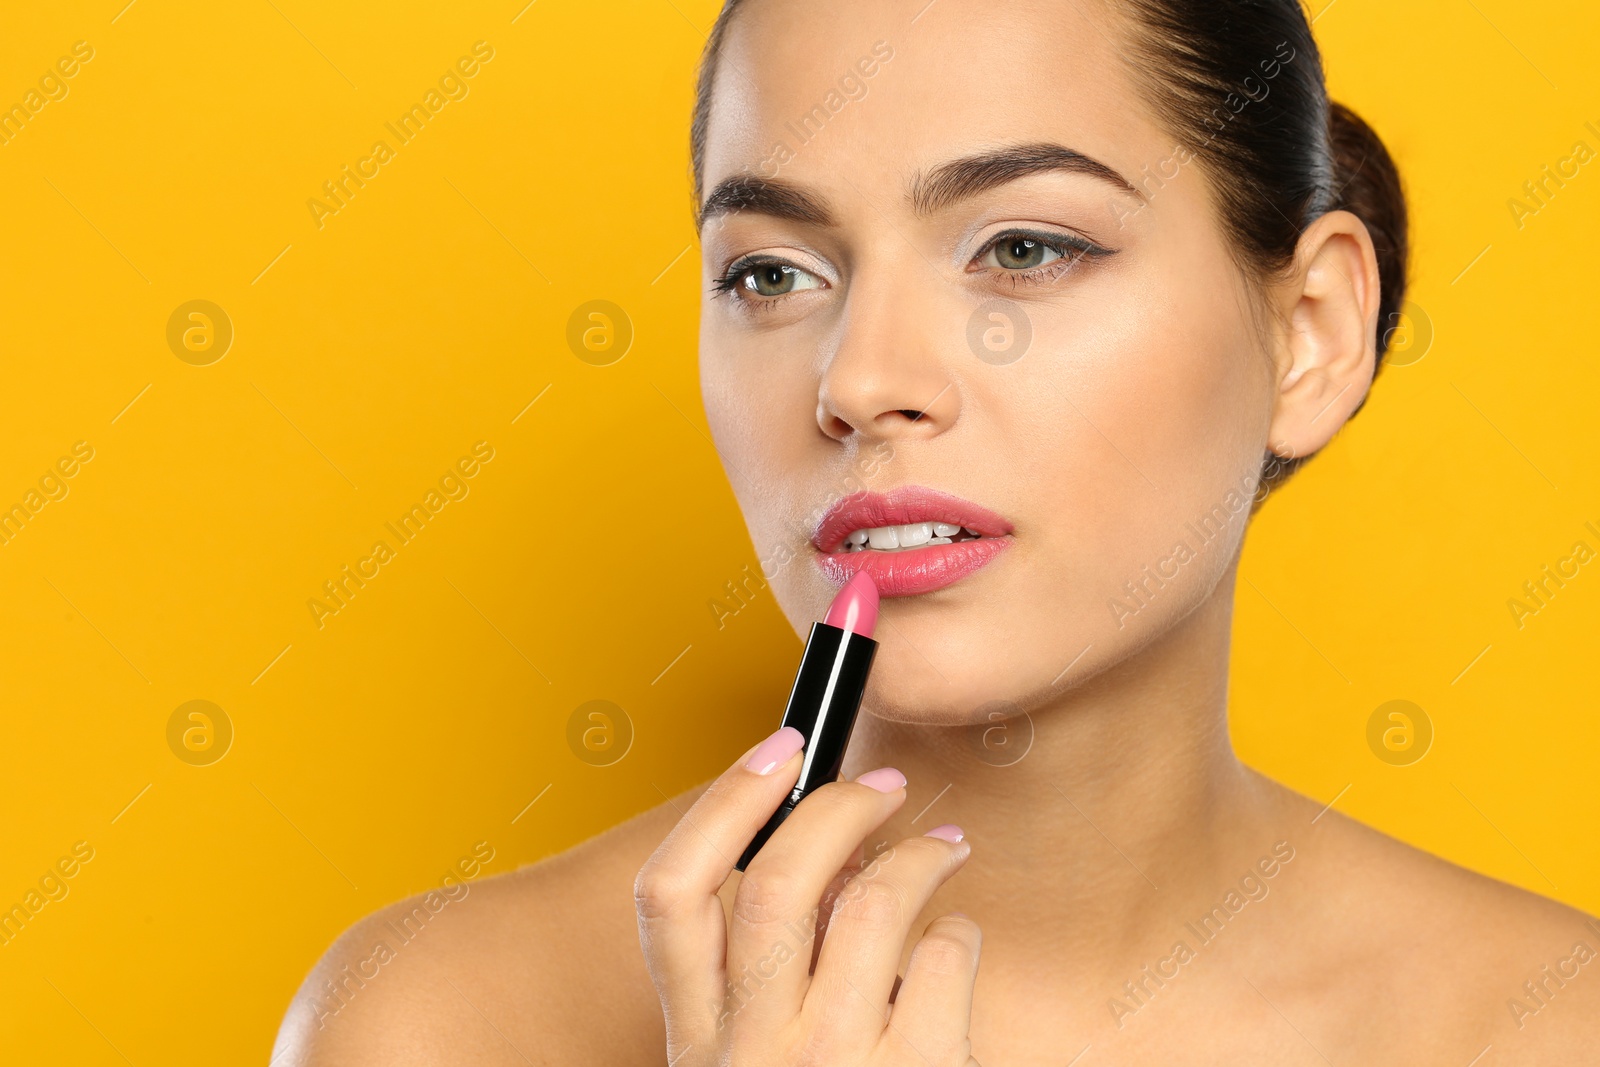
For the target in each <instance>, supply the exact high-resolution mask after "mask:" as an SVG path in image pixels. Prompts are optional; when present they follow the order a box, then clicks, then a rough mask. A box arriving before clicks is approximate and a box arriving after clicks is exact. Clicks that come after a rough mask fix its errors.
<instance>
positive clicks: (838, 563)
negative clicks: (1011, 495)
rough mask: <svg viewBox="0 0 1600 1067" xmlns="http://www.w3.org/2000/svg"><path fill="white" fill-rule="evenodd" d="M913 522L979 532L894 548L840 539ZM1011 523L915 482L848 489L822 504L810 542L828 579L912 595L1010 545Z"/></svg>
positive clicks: (885, 592)
mask: <svg viewBox="0 0 1600 1067" xmlns="http://www.w3.org/2000/svg"><path fill="white" fill-rule="evenodd" d="M915 522H944V523H949V524H951V525H953V526H965V527H966V528H967V529H969V530H975V531H977V532H978V533H979V534H981V535H982V536H981V537H979V538H977V539H975V540H970V541H957V542H954V543H952V544H948V545H924V546H922V547H920V548H911V549H905V550H903V551H896V552H880V551H873V550H870V549H869V550H866V551H860V552H846V551H843V549H844V539H845V538H846V537H848V536H849V535H850V534H851V533H852V532H853V531H855V530H863V529H871V528H873V527H877V526H899V525H904V524H907V523H915ZM1011 531H1012V526H1011V523H1010V522H1008V521H1007V520H1006V519H1005V518H1004V517H1002V516H1000V515H997V514H996V513H994V512H993V511H990V510H989V509H988V508H985V507H981V506H979V505H977V504H974V503H973V502H972V501H970V500H964V499H962V498H961V497H958V496H952V495H951V494H949V493H942V492H939V491H938V490H936V489H929V488H926V487H924V486H918V485H905V486H900V487H898V488H896V489H894V490H891V491H890V492H888V493H854V494H852V495H850V496H847V497H845V498H844V499H842V500H840V501H839V502H838V503H836V504H835V505H834V506H833V507H832V508H830V509H828V512H827V514H825V515H824V516H823V517H822V521H821V522H819V523H818V524H817V529H816V533H815V534H814V535H813V536H812V539H811V542H812V545H813V547H815V548H816V549H817V551H818V552H819V553H820V555H819V556H818V557H817V563H818V565H819V566H820V567H821V568H822V570H823V574H824V575H825V576H826V577H827V578H828V580H829V581H832V582H835V583H838V584H841V585H848V584H849V583H850V582H851V581H853V580H854V579H855V578H857V577H858V576H860V575H863V574H864V575H866V576H867V577H869V578H870V579H871V580H872V581H873V583H874V584H875V585H876V587H877V591H878V592H879V593H880V594H881V595H883V596H888V597H897V596H915V595H917V594H919V593H929V592H932V591H934V590H936V589H943V588H944V587H946V586H948V585H952V584H954V583H955V582H958V581H960V580H961V579H962V578H965V577H966V576H967V575H969V574H971V573H972V572H973V571H975V570H977V569H978V568H980V567H982V566H984V565H985V564H986V563H988V562H989V561H990V560H992V559H994V558H995V557H996V556H998V555H999V554H1000V553H1001V552H1003V551H1005V549H1006V548H1007V547H1008V546H1009V545H1011V543H1012V538H1011V536H1010V534H1011Z"/></svg>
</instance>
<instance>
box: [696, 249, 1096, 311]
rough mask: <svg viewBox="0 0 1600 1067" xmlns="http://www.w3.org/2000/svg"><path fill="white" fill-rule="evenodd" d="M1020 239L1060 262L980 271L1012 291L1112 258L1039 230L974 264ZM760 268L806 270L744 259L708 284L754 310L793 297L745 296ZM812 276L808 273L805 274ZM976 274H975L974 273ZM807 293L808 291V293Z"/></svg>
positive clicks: (984, 253) (774, 260)
mask: <svg viewBox="0 0 1600 1067" xmlns="http://www.w3.org/2000/svg"><path fill="white" fill-rule="evenodd" d="M1017 238H1021V239H1023V240H1027V241H1037V242H1038V243H1039V244H1042V245H1044V246H1045V247H1046V248H1048V249H1050V250H1051V251H1052V252H1055V253H1056V255H1057V256H1059V257H1060V258H1058V259H1054V260H1052V261H1050V262H1049V263H1046V264H1044V265H1042V266H1038V267H1031V268H1029V269H1027V270H1007V269H1006V268H1004V267H998V268H983V269H984V270H991V271H993V270H998V271H999V273H1000V275H1001V276H1002V277H1004V278H1005V279H1006V282H1007V284H1009V285H1010V286H1011V287H1012V288H1013V289H1017V288H1019V287H1021V286H1023V285H1043V284H1047V283H1049V282H1052V281H1055V280H1056V279H1057V278H1059V277H1061V276H1062V275H1064V274H1066V273H1067V272H1068V271H1069V270H1071V269H1072V268H1074V267H1075V266H1077V264H1078V261H1079V260H1082V259H1099V258H1101V257H1104V256H1110V255H1115V254H1116V253H1115V252H1114V251H1113V250H1112V249H1109V248H1103V247H1101V246H1100V245H1097V244H1095V243H1094V242H1093V241H1090V240H1088V239H1087V238H1085V237H1079V236H1077V235H1075V234H1065V233H1046V232H1043V231H1038V230H1004V231H1002V232H1000V233H997V234H995V235H994V236H993V237H991V238H990V239H989V240H988V242H987V243H985V244H984V246H983V247H982V248H980V249H978V251H977V253H976V254H975V255H974V256H973V257H972V258H973V260H974V261H976V260H980V259H982V258H983V257H984V256H987V255H988V254H989V253H990V252H991V251H993V250H994V248H995V246H997V245H999V244H1000V243H1001V242H1002V241H1006V240H1016V239H1017ZM762 267H787V268H790V269H793V270H805V268H804V267H798V266H796V265H795V264H793V263H790V262H788V261H787V260H783V259H777V258H774V257H772V256H762V255H754V256H743V257H741V258H739V259H736V260H734V261H733V262H732V263H730V264H729V265H728V269H727V270H726V271H725V272H724V273H723V275H722V277H720V278H718V279H716V280H715V281H714V282H712V283H711V291H712V292H713V293H715V294H718V295H722V294H733V297H734V299H736V300H740V301H743V302H745V303H748V304H751V305H753V306H756V307H761V308H768V307H772V306H773V305H775V304H777V303H778V302H780V301H782V300H783V299H784V298H785V297H788V296H793V295H794V294H793V293H784V294H783V295H782V296H744V295H742V293H741V290H743V289H744V286H743V284H742V283H743V281H744V279H745V278H746V277H748V276H749V275H750V272H751V271H754V270H758V269H760V268H762ZM805 273H807V274H812V273H813V272H811V271H805ZM974 273H975V272H974ZM807 291H809V290H807Z"/></svg>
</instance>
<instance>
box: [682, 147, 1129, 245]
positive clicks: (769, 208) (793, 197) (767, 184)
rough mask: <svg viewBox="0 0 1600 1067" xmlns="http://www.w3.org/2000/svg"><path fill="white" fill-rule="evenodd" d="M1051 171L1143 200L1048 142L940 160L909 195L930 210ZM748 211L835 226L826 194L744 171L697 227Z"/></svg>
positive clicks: (716, 192)
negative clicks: (1079, 176)
mask: <svg viewBox="0 0 1600 1067" xmlns="http://www.w3.org/2000/svg"><path fill="white" fill-rule="evenodd" d="M1052 171H1064V172H1067V173H1071V174H1084V175H1087V176H1089V177H1091V178H1098V179H1100V180H1101V181H1104V182H1108V183H1110V184H1111V185H1114V186H1116V187H1117V189H1118V190H1119V191H1121V192H1125V193H1131V194H1133V195H1134V196H1137V197H1139V198H1140V199H1141V200H1142V199H1144V194H1143V193H1141V192H1140V191H1139V190H1138V189H1137V188H1135V187H1134V185H1133V184H1132V183H1131V182H1129V181H1128V179H1126V178H1124V177H1123V176H1122V175H1121V174H1119V173H1117V172H1116V171H1115V170H1113V169H1112V168H1110V167H1108V166H1106V165H1105V164H1104V163H1101V162H1100V161H1099V160H1097V159H1094V158H1093V157H1091V156H1086V155H1084V154H1083V153H1082V152H1078V151H1076V150H1075V149H1071V148H1067V147H1064V146H1062V145H1058V144H1051V143H1048V142H1040V143H1035V144H1022V145H1011V146H1008V147H1005V148H999V149H995V150H993V151H989V152H979V153H975V154H973V155H970V156H963V157H961V158H960V159H953V160H950V161H949V162H947V163H941V164H939V165H938V166H937V167H935V168H933V170H931V171H929V172H928V173H926V174H919V175H917V176H915V177H914V178H913V179H912V181H911V187H910V192H909V193H908V196H909V199H910V200H911V206H912V209H913V210H914V211H916V213H917V214H919V215H931V214H933V213H934V212H937V211H940V210H942V209H944V208H947V207H949V206H950V205H952V204H955V203H957V202H959V201H961V200H966V199H969V198H971V197H974V196H977V195H978V194H980V193H984V192H987V191H989V190H990V189H994V188H997V187H999V186H1002V185H1005V184H1007V183H1008V182H1014V181H1016V180H1018V179H1019V178H1026V177H1028V176H1029V175H1033V174H1046V173H1050V172H1052ZM744 211H750V212H754V213H756V214H759V215H767V216H770V217H772V218H778V219H787V220H789V221H791V222H800V223H805V224H807V225H811V226H832V225H834V217H833V212H832V211H831V209H830V208H829V206H828V203H827V201H826V200H824V199H822V198H821V197H818V196H816V195H815V194H813V193H809V192H806V191H805V190H804V189H802V188H800V187H799V186H796V185H793V184H791V183H789V182H783V181H778V180H776V179H772V178H762V177H759V176H756V175H751V174H741V175H737V176H735V177H732V178H727V179H724V180H723V181H721V182H718V183H717V185H716V187H715V188H714V189H712V190H711V195H710V196H707V197H706V199H705V203H704V204H702V205H701V206H700V212H699V217H698V219H697V220H696V222H697V226H699V227H704V226H705V224H706V223H708V222H710V221H711V220H712V219H715V218H718V217H720V216H722V215H730V214H734V213H736V212H744Z"/></svg>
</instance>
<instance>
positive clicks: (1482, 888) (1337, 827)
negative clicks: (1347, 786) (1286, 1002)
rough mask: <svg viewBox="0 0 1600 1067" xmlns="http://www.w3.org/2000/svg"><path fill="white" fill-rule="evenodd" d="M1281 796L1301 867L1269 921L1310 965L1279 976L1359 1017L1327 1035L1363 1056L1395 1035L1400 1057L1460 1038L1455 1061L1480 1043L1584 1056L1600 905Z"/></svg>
mask: <svg viewBox="0 0 1600 1067" xmlns="http://www.w3.org/2000/svg"><path fill="white" fill-rule="evenodd" d="M1286 792H1287V791H1286ZM1285 810H1286V812H1289V813H1292V816H1291V821H1290V822H1289V823H1288V825H1290V826H1293V825H1297V824H1298V825H1300V826H1302V827H1303V829H1302V830H1300V831H1299V832H1298V833H1297V834H1296V835H1294V836H1296V837H1297V838H1298V840H1296V841H1295V842H1294V844H1295V846H1296V847H1297V851H1298V858H1297V859H1296V860H1295V861H1293V862H1294V863H1295V864H1299V865H1300V870H1299V872H1298V873H1299V874H1300V875H1301V876H1302V881H1301V884H1300V886H1299V887H1298V891H1297V892H1296V893H1295V894H1294V897H1295V900H1294V903H1293V905H1292V907H1291V908H1289V909H1286V910H1285V911H1284V912H1282V913H1280V914H1279V915H1278V916H1277V918H1276V920H1275V925H1281V928H1282V937H1281V940H1280V943H1281V942H1283V941H1286V942H1290V943H1292V944H1294V945H1295V946H1296V948H1297V949H1299V950H1300V951H1301V952H1303V954H1304V955H1303V958H1304V959H1307V960H1315V961H1317V966H1316V967H1314V968H1313V967H1304V968H1298V969H1291V968H1290V967H1288V966H1285V967H1284V968H1282V970H1281V971H1280V977H1281V978H1282V980H1283V982H1284V988H1285V989H1286V990H1287V991H1288V995H1291V996H1297V997H1298V998H1299V999H1301V1000H1302V1001H1303V1002H1304V1003H1305V1004H1306V1007H1307V1009H1308V1010H1314V1009H1313V1008H1312V1003H1311V1002H1312V1000H1313V999H1315V1000H1316V1001H1317V1002H1320V1004H1321V1005H1322V1011H1323V1012H1326V1013H1327V1014H1328V1016H1329V1017H1335V1018H1338V1017H1342V1018H1344V1019H1346V1020H1349V1019H1363V1020H1366V1021H1367V1022H1368V1023H1369V1024H1371V1025H1364V1026H1363V1027H1361V1028H1360V1029H1361V1030H1362V1031H1363V1033H1361V1034H1360V1035H1346V1036H1347V1041H1344V1042H1334V1043H1335V1044H1346V1045H1347V1046H1348V1051H1350V1052H1352V1053H1358V1054H1359V1056H1358V1058H1361V1060H1362V1062H1387V1061H1389V1060H1390V1059H1391V1058H1392V1057H1393V1056H1394V1055H1395V1052H1396V1050H1397V1046H1404V1047H1405V1049H1406V1053H1407V1055H1409V1056H1411V1057H1414V1058H1413V1062H1434V1061H1435V1059H1436V1058H1437V1057H1440V1056H1448V1057H1454V1056H1455V1055H1457V1054H1458V1053H1462V1052H1465V1056H1464V1057H1463V1058H1462V1059H1461V1062H1462V1063H1466V1062H1469V1061H1471V1060H1472V1059H1473V1057H1474V1056H1477V1055H1479V1054H1480V1053H1482V1052H1484V1051H1485V1050H1486V1049H1488V1048H1492V1049H1493V1052H1494V1062H1495V1063H1497V1064H1520V1063H1530V1064H1534V1063H1537V1064H1561V1063H1580V1062H1584V1063H1586V1062H1592V1061H1591V1060H1590V1059H1587V1058H1585V1057H1590V1056H1592V1055H1593V1049H1594V1044H1595V1041H1596V1040H1597V1039H1600V919H1596V918H1594V917H1593V916H1590V915H1588V914H1585V913H1584V912H1582V911H1579V910H1578V909H1576V908H1573V907H1569V906H1568V905H1566V904H1563V903H1561V902H1559V901H1556V900H1552V899H1550V898H1548V897H1544V896H1541V895H1539V894H1537V893H1532V892H1529V891H1527V890H1525V889H1521V888H1518V887H1516V886H1513V885H1510V884H1508V883H1506V882H1502V881H1499V880H1497V879H1494V878H1490V877H1487V876H1485V875H1482V874H1478V873H1476V872H1474V871H1470V870H1467V869H1466V868H1464V867H1461V866H1459V865H1457V864H1454V863H1451V862H1449V861H1447V860H1444V859H1441V858H1439V857H1437V856H1434V855H1431V854H1429V853H1427V852H1425V851H1423V850H1421V849H1418V848H1415V847H1413V846H1411V845H1408V844H1406V843H1404V842H1402V841H1399V840H1397V839H1396V838H1393V837H1390V836H1388V835H1386V834H1383V833H1381V832H1379V831H1377V830H1374V829H1372V828H1371V827H1369V826H1366V825H1364V824H1362V823H1360V822H1357V821H1356V820H1354V819H1350V818H1347V817H1345V816H1343V815H1341V814H1339V813H1338V812H1336V811H1331V810H1325V809H1322V806H1321V805H1320V804H1316V803H1315V802H1312V801H1310V800H1307V799H1306V798H1304V797H1300V796H1299V795H1298V794H1290V799H1286V800H1285ZM1313 817H1316V821H1315V822H1314V823H1313V822H1311V819H1312V818H1313ZM1532 870H1533V869H1532V868H1530V872H1531V871H1532ZM1279 881H1280V882H1282V881H1286V880H1284V879H1283V878H1282V877H1281V876H1280V878H1279ZM1286 903H1287V901H1286ZM1291 928H1292V932H1291Z"/></svg>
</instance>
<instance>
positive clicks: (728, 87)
mask: <svg viewBox="0 0 1600 1067" xmlns="http://www.w3.org/2000/svg"><path fill="white" fill-rule="evenodd" d="M1128 32H1129V24H1128V23H1127V21H1126V19H1125V17H1123V16H1119V15H1116V14H1115V13H1113V12H1112V11H1111V10H1110V9H1109V7H1108V6H1106V5H1105V4H1103V3H1102V2H1101V0H1006V2H1005V3H993V2H991V0H934V2H933V3H931V4H930V3H928V0H872V2H863V0H807V2H803V3H795V2H790V0H744V3H743V4H741V6H740V8H739V9H738V13H737V14H736V15H735V16H734V18H733V21H732V24H731V25H730V26H729V27H728V31H727V34H726V37H725V38H724V41H723V47H722V51H721V55H720V57H719V59H718V63H717V72H716V78H715V81H714V84H713V90H712V93H713V102H712V108H711V118H710V122H709V125H708V128H707V131H706V144H705V156H704V172H703V174H702V176H701V178H702V181H701V184H702V187H703V189H706V190H709V189H711V188H713V187H714V186H715V185H716V184H717V183H718V182H719V181H721V180H723V179H725V178H728V177H730V176H734V175H739V174H750V173H759V174H763V175H764V176H766V177H773V176H775V172H777V171H780V170H781V171H782V172H783V175H784V177H785V178H786V179H789V180H794V181H807V182H813V181H814V182H816V183H818V184H824V185H832V184H836V183H840V182H845V181H847V182H849V183H851V184H853V185H857V186H860V185H861V183H863V182H871V181H874V180H877V179H889V178H891V177H892V178H893V179H894V180H897V181H899V182H901V183H904V182H905V181H908V180H909V178H910V177H911V175H912V174H913V173H914V172H916V171H919V170H923V169H926V168H927V167H929V166H932V165H934V164H937V163H939V162H941V161H944V160H947V159H950V158H952V157H955V156H960V155H965V154H968V153H970V152H972V151H973V150H974V149H976V148H979V147H983V146H995V145H1000V144H1019V143H1056V144H1061V145H1065V146H1068V147H1070V148H1072V149H1073V150H1075V151H1078V152H1082V153H1084V154H1086V155H1089V156H1092V157H1094V158H1095V159H1098V160H1100V161H1102V162H1104V163H1106V164H1107V165H1109V166H1111V167H1112V168H1114V169H1116V170H1118V171H1121V172H1122V173H1123V174H1125V175H1129V176H1130V177H1131V176H1132V175H1133V174H1135V173H1137V172H1138V170H1139V168H1140V166H1142V165H1143V164H1145V163H1147V162H1150V161H1152V160H1155V159H1158V158H1160V157H1161V156H1162V155H1165V154H1166V153H1168V152H1170V150H1171V148H1172V145H1171V143H1170V141H1171V138H1170V137H1168V136H1166V135H1165V134H1164V133H1162V131H1161V130H1160V128H1159V127H1158V125H1157V124H1156V122H1155V120H1154V117H1153V115H1152V114H1151V113H1150V112H1149V110H1148V108H1147V106H1146V104H1145V103H1144V100H1143V97H1142V96H1141V95H1140V93H1139V91H1138V89H1139V87H1138V86H1137V85H1136V83H1135V81H1134V77H1133V74H1132V71H1131V70H1130V66H1129V62H1128V60H1127V59H1125V58H1124V55H1125V53H1126V52H1127V51H1128V36H1127V35H1128Z"/></svg>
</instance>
